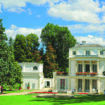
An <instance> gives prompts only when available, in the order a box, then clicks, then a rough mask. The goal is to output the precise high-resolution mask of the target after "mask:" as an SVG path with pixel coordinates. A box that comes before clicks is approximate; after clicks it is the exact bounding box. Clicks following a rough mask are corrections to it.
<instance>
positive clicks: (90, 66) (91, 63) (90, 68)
mask: <svg viewBox="0 0 105 105" xmlns="http://www.w3.org/2000/svg"><path fill="white" fill-rule="evenodd" d="M90 72H93V71H92V62H91V61H90Z"/></svg>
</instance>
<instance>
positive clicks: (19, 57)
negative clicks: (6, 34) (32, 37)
mask: <svg viewBox="0 0 105 105" xmlns="http://www.w3.org/2000/svg"><path fill="white" fill-rule="evenodd" d="M14 55H15V60H16V61H18V62H25V61H26V38H25V36H24V35H20V34H18V35H16V38H15V42H14Z"/></svg>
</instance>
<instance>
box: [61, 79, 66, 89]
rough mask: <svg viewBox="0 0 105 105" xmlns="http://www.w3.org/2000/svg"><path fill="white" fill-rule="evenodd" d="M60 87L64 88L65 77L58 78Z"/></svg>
mask: <svg viewBox="0 0 105 105" xmlns="http://www.w3.org/2000/svg"><path fill="white" fill-rule="evenodd" d="M60 89H65V79H60Z"/></svg>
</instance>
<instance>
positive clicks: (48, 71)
mask: <svg viewBox="0 0 105 105" xmlns="http://www.w3.org/2000/svg"><path fill="white" fill-rule="evenodd" d="M55 52H56V51H55V50H54V49H53V47H52V46H51V44H50V43H49V44H48V46H47V49H46V54H45V57H44V76H45V77H46V78H52V77H53V72H54V71H56V70H57V69H58V65H57V63H56V56H55V54H54V53H55Z"/></svg>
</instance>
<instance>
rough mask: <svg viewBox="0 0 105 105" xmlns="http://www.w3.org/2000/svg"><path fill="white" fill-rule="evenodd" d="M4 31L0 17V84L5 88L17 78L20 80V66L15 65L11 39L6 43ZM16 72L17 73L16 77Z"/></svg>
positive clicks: (11, 84)
mask: <svg viewBox="0 0 105 105" xmlns="http://www.w3.org/2000/svg"><path fill="white" fill-rule="evenodd" d="M4 31H5V28H4V27H3V25H2V19H0V86H2V88H7V86H13V85H15V84H16V83H17V82H16V79H17V78H19V79H20V81H21V74H19V73H20V72H21V68H20V66H19V64H17V65H18V67H19V68H17V67H16V62H15V59H14V54H13V47H12V40H11V39H10V40H9V44H7V36H6V34H5V33H4ZM16 71H17V72H16ZM17 74H19V75H18V77H17ZM2 90H3V89H2ZM1 92H3V91H1Z"/></svg>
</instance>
